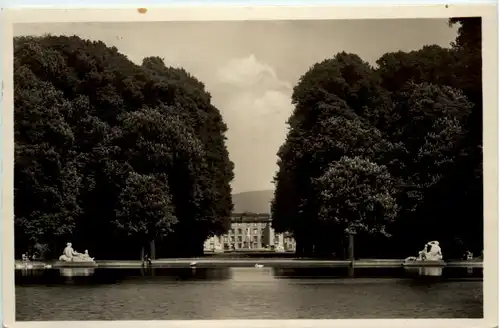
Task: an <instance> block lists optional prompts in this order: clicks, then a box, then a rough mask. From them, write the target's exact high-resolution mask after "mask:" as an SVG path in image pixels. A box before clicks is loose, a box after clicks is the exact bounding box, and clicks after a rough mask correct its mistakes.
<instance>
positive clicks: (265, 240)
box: [204, 213, 295, 252]
mask: <svg viewBox="0 0 500 328" xmlns="http://www.w3.org/2000/svg"><path fill="white" fill-rule="evenodd" d="M231 219H232V222H231V229H230V230H229V231H228V233H227V234H225V235H222V236H213V237H210V238H208V239H207V240H206V241H205V245H204V249H205V251H206V252H223V251H234V250H269V249H273V250H276V251H290V252H293V251H295V240H294V239H293V237H292V236H291V235H289V234H283V233H275V232H274V229H273V228H272V227H271V217H270V215H269V214H264V213H233V215H232V218H231Z"/></svg>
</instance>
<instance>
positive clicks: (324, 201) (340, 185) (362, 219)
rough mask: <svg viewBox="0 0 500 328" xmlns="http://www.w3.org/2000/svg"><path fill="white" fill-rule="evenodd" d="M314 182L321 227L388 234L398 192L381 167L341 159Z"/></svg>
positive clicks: (358, 159) (355, 158)
mask: <svg viewBox="0 0 500 328" xmlns="http://www.w3.org/2000/svg"><path fill="white" fill-rule="evenodd" d="M314 183H315V187H316V190H317V195H318V198H319V201H320V204H321V205H320V210H319V213H318V217H319V219H320V220H322V221H323V222H324V224H325V226H328V227H331V229H335V230H339V231H353V230H354V231H356V232H368V233H371V234H375V233H380V234H383V235H387V236H388V235H389V234H388V232H387V225H388V224H390V223H391V222H393V220H394V219H395V218H396V216H397V214H398V205H397V203H396V198H395V196H396V193H397V192H398V190H397V188H396V187H395V186H394V185H395V184H394V179H393V178H392V177H391V175H390V174H389V172H388V171H387V169H386V168H385V167H384V166H380V165H377V164H375V163H373V162H370V161H369V160H366V159H363V158H361V157H358V156H357V157H354V158H349V157H347V156H344V157H342V158H341V159H340V160H339V161H336V162H334V163H332V165H331V166H330V167H329V168H328V170H326V172H325V173H324V174H323V175H322V176H321V177H320V178H318V179H315V181H314Z"/></svg>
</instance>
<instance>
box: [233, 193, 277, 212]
mask: <svg viewBox="0 0 500 328" xmlns="http://www.w3.org/2000/svg"><path fill="white" fill-rule="evenodd" d="M273 196H274V191H273V190H258V191H246V192H240V193H237V194H233V203H234V210H233V212H234V213H243V212H250V213H270V212H271V200H272V199H273Z"/></svg>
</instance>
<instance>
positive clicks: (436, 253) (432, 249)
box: [425, 241, 443, 261]
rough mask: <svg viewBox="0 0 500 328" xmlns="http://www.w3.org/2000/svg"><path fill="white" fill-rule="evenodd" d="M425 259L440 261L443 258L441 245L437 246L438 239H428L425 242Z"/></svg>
mask: <svg viewBox="0 0 500 328" xmlns="http://www.w3.org/2000/svg"><path fill="white" fill-rule="evenodd" d="M425 246H426V249H425V250H426V253H425V259H426V260H429V261H441V260H442V259H443V254H442V253H441V247H439V242H438V241H430V242H428V243H427V245H425Z"/></svg>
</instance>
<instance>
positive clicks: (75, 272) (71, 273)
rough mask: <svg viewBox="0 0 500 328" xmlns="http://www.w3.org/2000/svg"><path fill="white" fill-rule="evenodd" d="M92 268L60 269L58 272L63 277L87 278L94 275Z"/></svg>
mask: <svg viewBox="0 0 500 328" xmlns="http://www.w3.org/2000/svg"><path fill="white" fill-rule="evenodd" d="M94 270H95V269H94V268H61V269H59V272H60V274H61V276H63V277H89V276H91V275H93V274H94Z"/></svg>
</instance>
